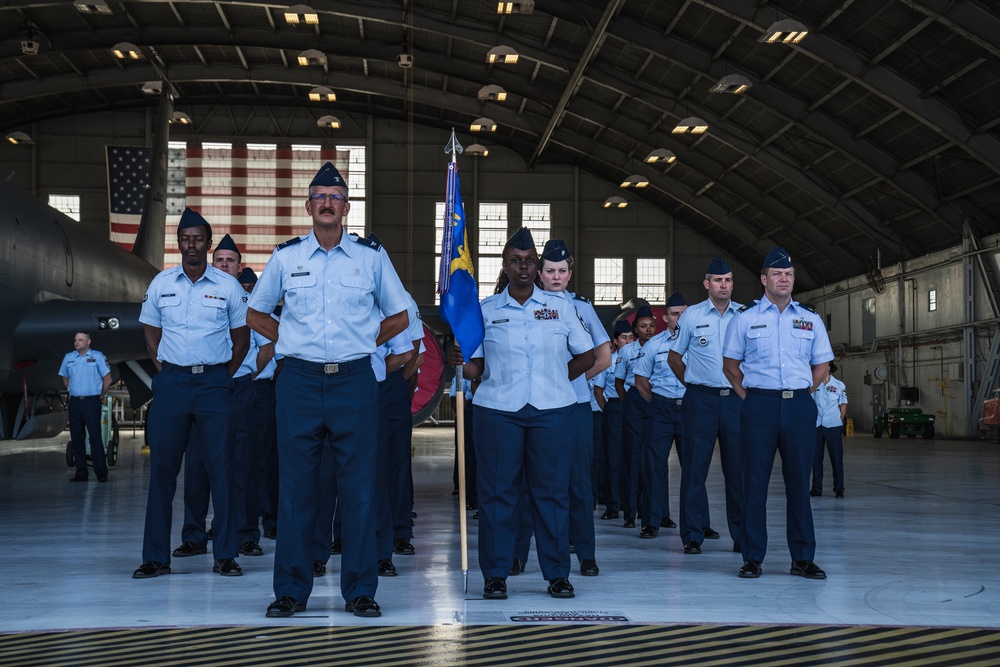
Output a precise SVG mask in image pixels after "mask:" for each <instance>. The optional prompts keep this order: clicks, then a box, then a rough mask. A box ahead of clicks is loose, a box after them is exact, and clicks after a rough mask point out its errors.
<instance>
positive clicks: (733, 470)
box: [680, 384, 743, 544]
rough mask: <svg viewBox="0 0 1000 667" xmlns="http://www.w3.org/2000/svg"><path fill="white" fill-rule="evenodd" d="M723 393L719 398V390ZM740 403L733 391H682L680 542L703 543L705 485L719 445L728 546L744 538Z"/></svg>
mask: <svg viewBox="0 0 1000 667" xmlns="http://www.w3.org/2000/svg"><path fill="white" fill-rule="evenodd" d="M723 391H726V392H728V394H727V395H726V396H722V395H721V394H722V392H723ZM742 407H743V400H742V399H741V398H740V397H739V395H738V394H737V393H736V392H735V391H734V390H732V389H726V390H723V389H719V388H715V387H706V386H703V385H697V384H689V385H688V386H687V391H685V392H684V405H683V406H682V409H681V412H682V414H683V417H684V440H683V443H682V446H681V452H682V454H681V492H680V537H681V542H682V543H683V544H687V543H688V542H697V543H698V544H701V543H702V542H704V541H705V528H707V527H708V526H711V525H712V524H711V517H710V516H709V511H708V491H707V490H706V489H705V481H706V480H707V479H708V469H709V467H710V466H711V464H712V454H713V452H714V451H715V441H716V439H718V441H719V456H720V458H721V459H722V475H723V477H724V478H725V483H726V522H727V523H728V524H729V535H730V537H732V538H733V542H735V543H737V544H742V543H743V541H742V537H743V510H742V507H743V459H742V456H741V454H740V451H741V447H742V446H741V444H740V410H741V409H742Z"/></svg>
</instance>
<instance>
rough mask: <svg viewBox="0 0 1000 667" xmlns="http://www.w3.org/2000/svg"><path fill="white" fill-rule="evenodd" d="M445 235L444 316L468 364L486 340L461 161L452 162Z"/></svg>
mask: <svg viewBox="0 0 1000 667" xmlns="http://www.w3.org/2000/svg"><path fill="white" fill-rule="evenodd" d="M444 216H445V217H444V234H443V235H442V237H441V272H440V275H439V277H438V293H439V294H440V295H441V308H440V313H441V318H442V319H443V320H444V321H445V322H447V323H448V324H449V325H450V326H451V330H452V332H454V334H455V340H456V342H458V346H459V347H460V348H462V357H463V358H464V359H465V361H466V363H468V361H469V359H470V358H471V357H472V353H473V352H475V351H476V350H477V349H478V348H479V346H480V345H482V343H483V337H484V335H485V332H484V329H483V311H482V309H480V307H479V286H478V285H477V284H476V269H475V267H474V266H473V264H472V255H471V254H470V253H469V232H468V229H467V228H466V225H465V209H464V208H463V207H462V193H461V192H460V191H459V179H458V164H457V163H455V162H450V163H449V164H448V185H447V190H446V192H445V205H444Z"/></svg>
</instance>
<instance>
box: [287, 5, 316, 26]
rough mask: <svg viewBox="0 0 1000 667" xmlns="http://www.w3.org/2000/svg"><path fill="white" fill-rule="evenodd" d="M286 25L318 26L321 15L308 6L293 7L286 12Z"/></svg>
mask: <svg viewBox="0 0 1000 667" xmlns="http://www.w3.org/2000/svg"><path fill="white" fill-rule="evenodd" d="M284 15H285V23H287V24H288V25H299V24H300V23H304V24H306V25H318V24H319V14H317V13H316V11H315V10H314V9H312V8H311V7H309V6H308V5H292V6H291V7H289V8H288V9H286V10H285V11H284Z"/></svg>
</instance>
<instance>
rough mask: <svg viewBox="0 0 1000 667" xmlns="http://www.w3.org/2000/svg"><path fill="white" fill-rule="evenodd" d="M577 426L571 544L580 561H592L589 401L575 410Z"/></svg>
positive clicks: (571, 488) (591, 424) (572, 471)
mask: <svg viewBox="0 0 1000 667" xmlns="http://www.w3.org/2000/svg"><path fill="white" fill-rule="evenodd" d="M573 421H575V422H576V424H575V426H576V447H575V448H574V449H573V452H572V458H573V461H572V466H571V467H570V473H569V541H570V543H571V544H572V545H573V548H574V549H575V550H576V557H577V558H578V559H580V560H593V559H594V557H595V551H596V548H597V544H596V540H595V539H594V491H593V487H592V486H591V461H592V459H593V458H594V418H593V416H591V410H590V401H587V402H586V403H577V404H576V405H575V406H573Z"/></svg>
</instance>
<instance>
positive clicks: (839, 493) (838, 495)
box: [833, 491, 844, 498]
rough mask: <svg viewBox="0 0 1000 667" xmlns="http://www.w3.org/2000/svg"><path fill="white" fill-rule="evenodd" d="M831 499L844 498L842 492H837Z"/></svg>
mask: <svg viewBox="0 0 1000 667" xmlns="http://www.w3.org/2000/svg"><path fill="white" fill-rule="evenodd" d="M833 497H834V498H843V497H844V492H843V491H837V492H836V493H834V494H833Z"/></svg>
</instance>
